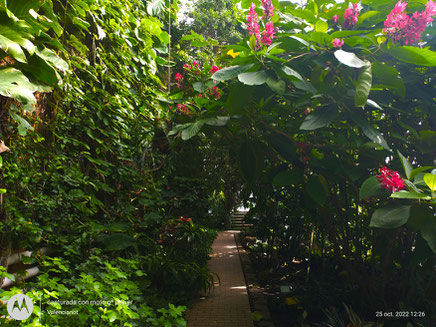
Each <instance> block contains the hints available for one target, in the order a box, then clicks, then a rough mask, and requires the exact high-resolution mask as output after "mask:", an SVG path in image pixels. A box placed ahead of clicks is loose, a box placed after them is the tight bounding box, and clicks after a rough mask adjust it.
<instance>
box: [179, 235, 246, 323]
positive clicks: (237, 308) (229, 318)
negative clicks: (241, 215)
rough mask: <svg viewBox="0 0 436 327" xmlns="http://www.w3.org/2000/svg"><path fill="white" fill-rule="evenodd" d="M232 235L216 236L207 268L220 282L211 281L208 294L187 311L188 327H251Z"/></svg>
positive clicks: (242, 279)
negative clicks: (211, 284)
mask: <svg viewBox="0 0 436 327" xmlns="http://www.w3.org/2000/svg"><path fill="white" fill-rule="evenodd" d="M235 233H238V232H235V231H224V232H219V234H218V238H217V239H216V240H215V242H214V243H213V245H212V250H213V255H212V259H211V260H210V261H209V262H208V266H209V268H210V269H211V271H213V272H214V273H216V274H217V275H218V276H219V278H216V277H215V278H214V288H213V289H212V291H211V292H210V294H207V295H206V296H204V297H202V298H201V299H199V300H197V301H196V302H195V303H194V305H193V307H192V309H190V310H188V311H187V313H186V315H185V318H186V320H187V322H188V323H187V327H212V326H213V327H253V321H252V319H251V311H250V306H249V303H248V294H247V287H246V284H245V278H244V274H243V272H242V267H241V260H240V257H239V253H238V249H237V246H236V242H235Z"/></svg>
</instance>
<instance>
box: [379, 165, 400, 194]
mask: <svg viewBox="0 0 436 327" xmlns="http://www.w3.org/2000/svg"><path fill="white" fill-rule="evenodd" d="M379 172H380V175H377V179H378V182H379V183H380V184H381V187H382V188H384V189H386V190H389V191H391V192H392V193H394V192H397V191H399V190H401V189H403V188H404V181H403V180H402V179H401V176H400V174H399V173H398V172H397V171H390V170H389V169H388V168H386V167H382V168H381V169H380V171H379Z"/></svg>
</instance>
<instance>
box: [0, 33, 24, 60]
mask: <svg viewBox="0 0 436 327" xmlns="http://www.w3.org/2000/svg"><path fill="white" fill-rule="evenodd" d="M0 49H2V50H3V51H5V52H6V53H8V54H9V55H10V56H12V58H14V59H15V60H17V61H19V62H22V63H26V62H27V59H26V55H25V54H24V51H23V49H21V46H20V45H19V44H18V43H15V42H14V41H11V40H9V39H8V38H7V37H5V36H3V35H0Z"/></svg>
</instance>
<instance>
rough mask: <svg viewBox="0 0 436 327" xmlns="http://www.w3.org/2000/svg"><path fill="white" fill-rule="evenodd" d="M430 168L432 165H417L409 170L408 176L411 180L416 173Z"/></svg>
mask: <svg viewBox="0 0 436 327" xmlns="http://www.w3.org/2000/svg"><path fill="white" fill-rule="evenodd" d="M432 168H433V167H432V166H425V167H418V168H415V169H413V170H412V171H411V172H410V177H409V179H410V180H412V179H414V178H415V176H416V175H418V174H419V173H422V172H424V171H426V170H430V169H432Z"/></svg>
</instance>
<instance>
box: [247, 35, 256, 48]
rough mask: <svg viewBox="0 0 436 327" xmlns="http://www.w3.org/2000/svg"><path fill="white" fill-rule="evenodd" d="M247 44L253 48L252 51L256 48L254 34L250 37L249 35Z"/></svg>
mask: <svg viewBox="0 0 436 327" xmlns="http://www.w3.org/2000/svg"><path fill="white" fill-rule="evenodd" d="M248 45H249V47H250V49H251V50H253V51H255V50H256V46H257V39H256V36H255V35H254V34H252V35H251V37H250V39H249V41H248Z"/></svg>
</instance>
